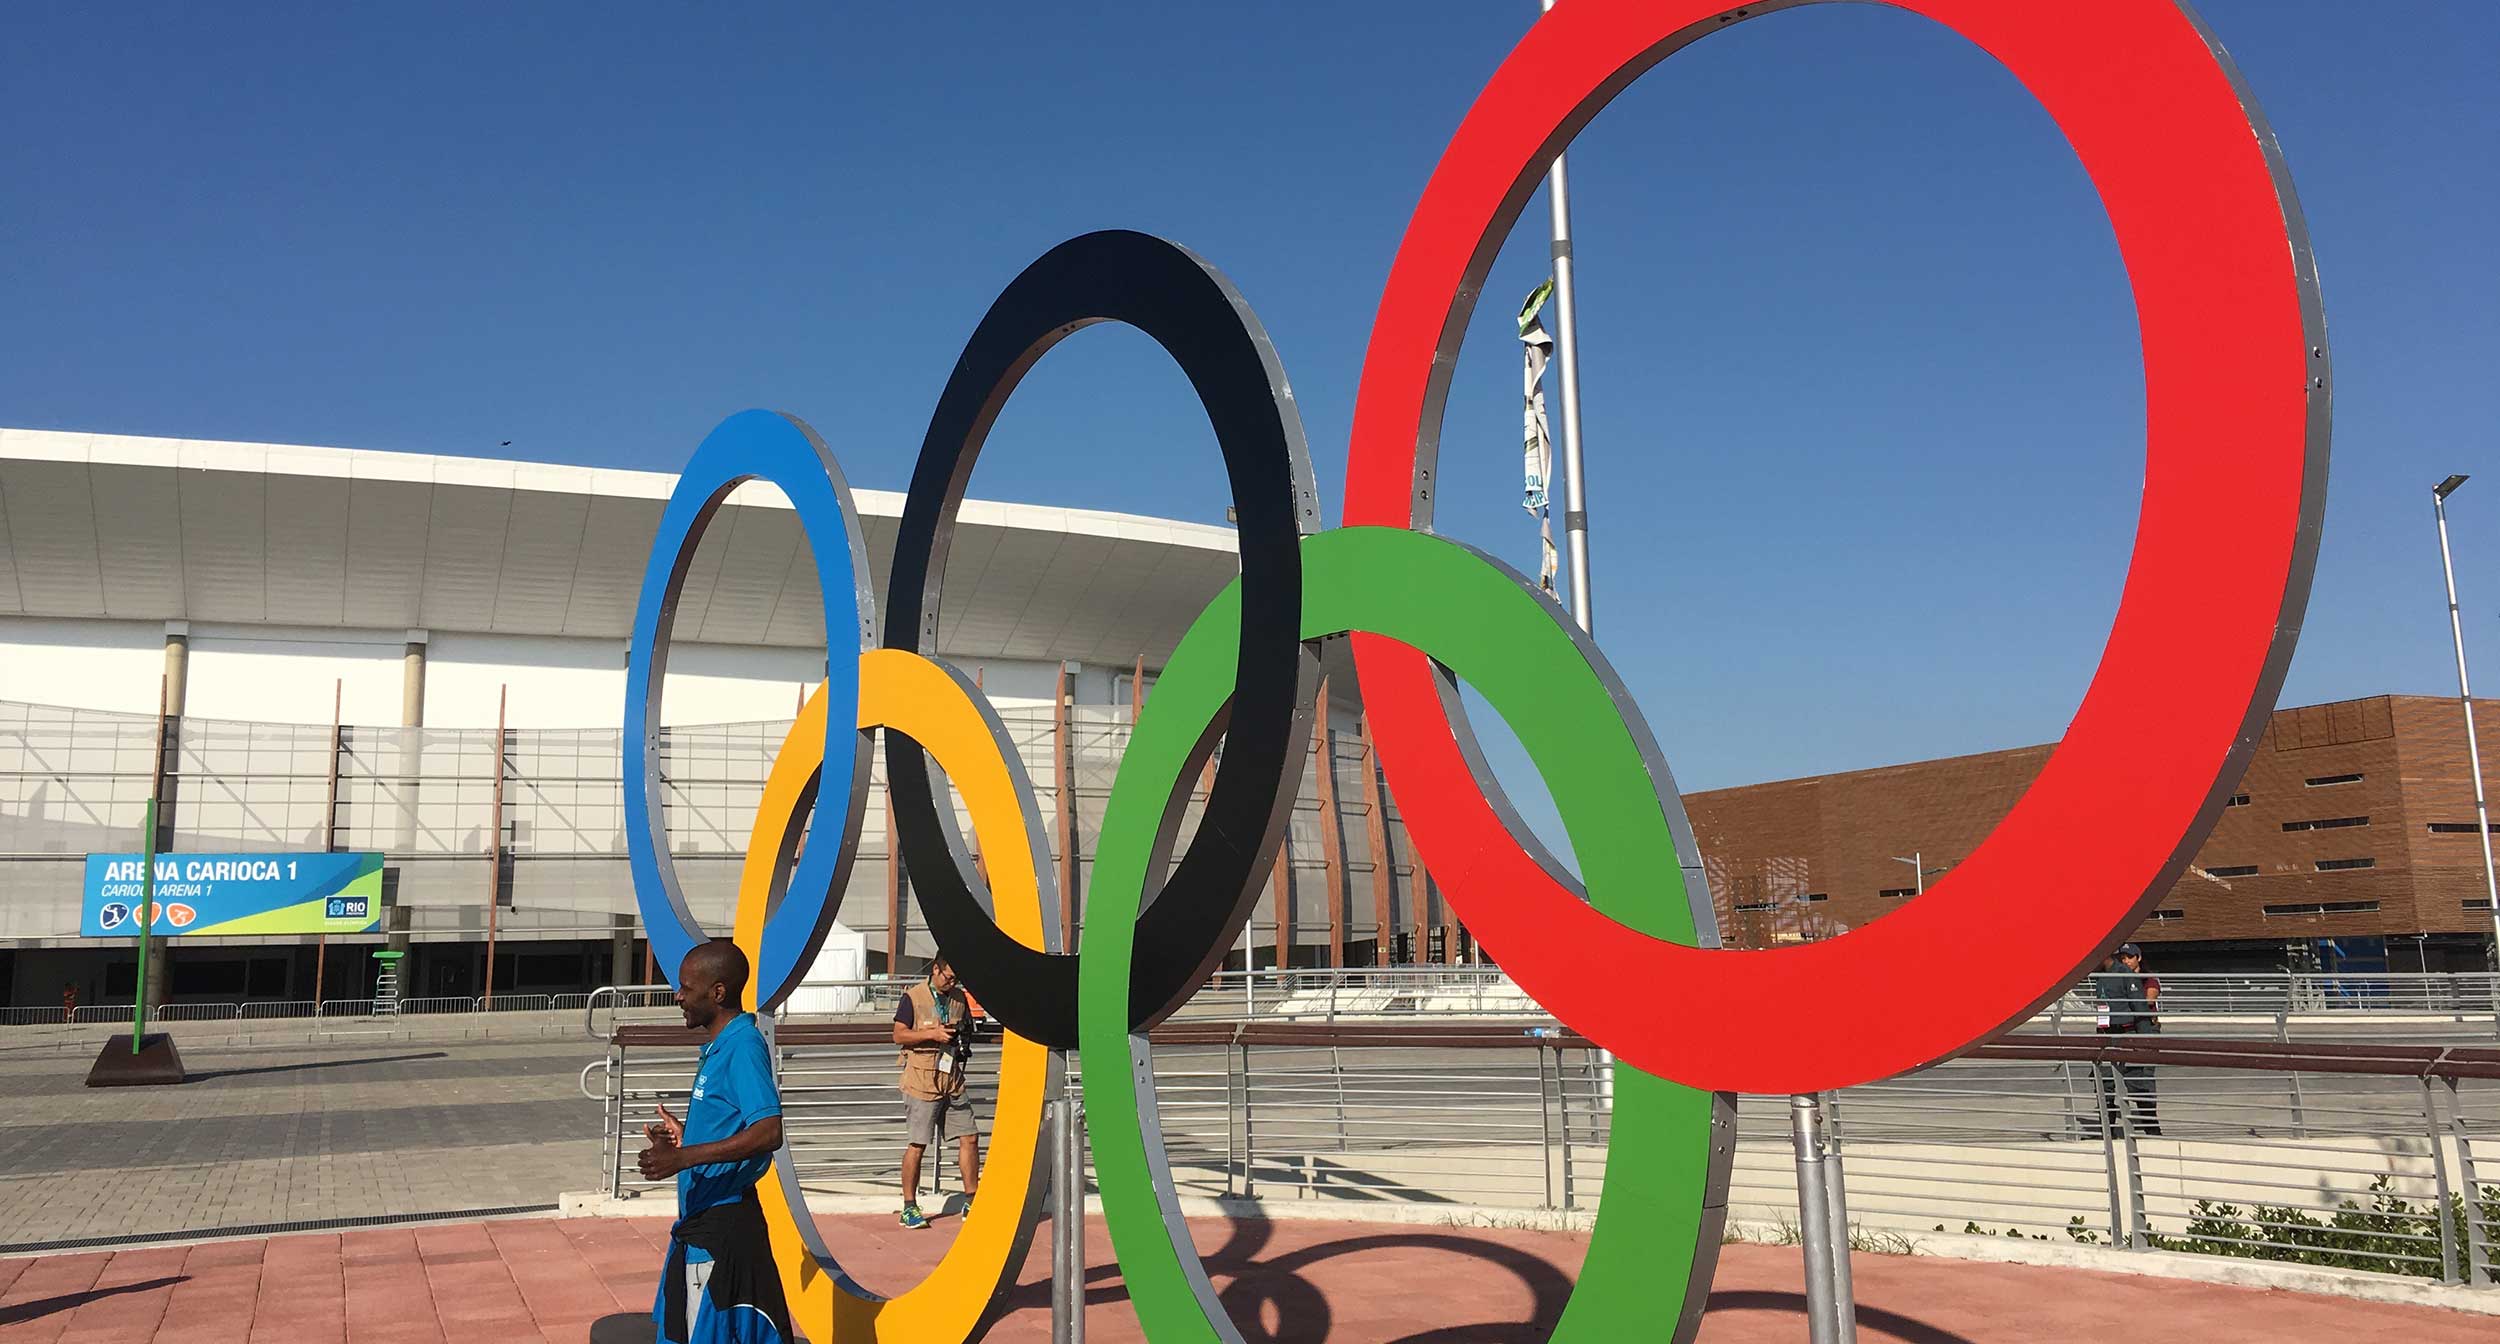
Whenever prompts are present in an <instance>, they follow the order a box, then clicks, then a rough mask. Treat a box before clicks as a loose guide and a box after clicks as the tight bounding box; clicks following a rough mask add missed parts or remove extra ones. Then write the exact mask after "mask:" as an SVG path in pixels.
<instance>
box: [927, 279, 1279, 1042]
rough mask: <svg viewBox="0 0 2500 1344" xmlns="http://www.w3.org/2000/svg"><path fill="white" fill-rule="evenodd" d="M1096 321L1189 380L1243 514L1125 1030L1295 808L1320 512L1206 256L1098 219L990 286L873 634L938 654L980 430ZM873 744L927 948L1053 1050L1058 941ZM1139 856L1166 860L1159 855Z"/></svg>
mask: <svg viewBox="0 0 2500 1344" xmlns="http://www.w3.org/2000/svg"><path fill="white" fill-rule="evenodd" d="M1097 322H1121V323H1125V324H1127V325H1129V326H1131V327H1135V328H1136V329H1138V330H1139V331H1142V332H1144V333H1145V334H1146V335H1148V336H1151V337H1153V338H1154V339H1155V341H1156V343H1157V344H1160V345H1161V346H1162V347H1163V349H1164V351H1165V353H1167V354H1169V355H1170V356H1171V357H1172V359H1173V361H1174V362H1175V363H1177V364H1178V365H1180V368H1181V371H1182V372H1183V373H1185V374H1187V375H1188V376H1189V383H1190V386H1191V388H1193V389H1194V390H1195V391H1196V392H1197V394H1198V402H1199V405H1200V406H1201V407H1202V408H1203V409H1204V410H1205V412H1206V415H1207V421H1208V423H1209V424H1210V425H1211V426H1212V427H1213V428H1214V430H1215V440H1216V444H1217V446H1218V447H1219V448H1220V449H1221V450H1222V452H1223V454H1224V470H1225V474H1226V475H1227V477H1228V478H1229V479H1230V482H1231V486H1232V496H1233V509H1234V515H1235V518H1236V521H1237V523H1238V526H1239V529H1240V543H1239V544H1240V548H1241V607H1242V615H1241V652H1240V658H1239V661H1238V664H1237V667H1236V670H1235V681H1234V685H1235V687H1236V688H1237V690H1236V691H1235V694H1234V696H1233V700H1232V704H1231V707H1230V709H1229V711H1228V712H1227V714H1226V715H1225V716H1224V717H1223V718H1220V719H1219V720H1218V721H1217V722H1216V723H1215V724H1213V725H1212V726H1210V728H1209V729H1208V732H1207V736H1206V738H1205V739H1204V740H1203V741H1202V742H1201V743H1200V744H1199V747H1198V754H1197V757H1196V758H1195V761H1193V768H1192V769H1191V770H1190V771H1189V772H1187V773H1186V774H1184V775H1183V776H1182V780H1183V783H1182V784H1181V785H1178V786H1176V787H1175V790H1174V794H1173V800H1172V802H1171V803H1170V804H1168V805H1167V807H1166V811H1165V820H1164V825H1163V835H1164V837H1165V839H1164V847H1165V848H1166V849H1167V850H1168V846H1169V844H1170V839H1171V837H1172V835H1173V834H1174V832H1175V830H1176V828H1177V826H1178V824H1179V821H1180V818H1181V816H1182V812H1183V808H1184V806H1185V805H1186V803H1187V800H1188V790H1187V785H1186V781H1187V780H1189V779H1192V778H1195V777H1196V775H1197V773H1198V770H1197V769H1196V768H1195V764H1196V762H1202V761H1203V760H1204V759H1205V758H1206V756H1207V755H1208V754H1210V753H1212V752H1213V751H1214V748H1215V743H1216V740H1217V739H1218V737H1219V736H1221V737H1222V738H1223V741H1224V743H1225V749H1224V751H1223V753H1222V755H1221V757H1220V758H1219V759H1217V761H1216V766H1215V781H1214V783H1213V785H1212V786H1211V788H1210V790H1209V795H1208V799H1207V805H1206V809H1205V811H1204V812H1203V813H1202V814H1201V816H1200V818H1199V822H1198V830H1197V833H1196V834H1195V835H1194V836H1193V837H1191V840H1190V844H1189V848H1188V849H1187V851H1185V852H1184V853H1183V854H1182V855H1181V857H1180V864H1179V867H1178V868H1176V869H1172V870H1170V871H1171V876H1170V878H1169V880H1168V881H1167V882H1166V883H1165V885H1164V890H1166V891H1175V890H1176V891H1177V892H1178V896H1177V897H1176V898H1174V899H1169V900H1155V899H1153V894H1151V893H1150V894H1149V900H1150V901H1151V902H1152V903H1151V904H1149V905H1148V906H1147V907H1146V909H1145V911H1144V913H1143V915H1142V916H1141V917H1140V918H1139V920H1138V924H1137V942H1138V950H1137V955H1136V963H1135V965H1136V971H1135V974H1134V975H1133V976H1132V977H1131V979H1130V982H1129V1020H1130V1022H1131V1024H1132V1025H1131V1030H1139V1031H1142V1030H1144V1029H1146V1028H1148V1027H1151V1026H1153V1025H1154V1024H1155V1023H1157V1022H1160V1021H1162V1020H1163V1019H1164V1018H1166V1017H1168V1016H1170V1015H1171V1014H1172V1013H1173V1012H1174V1011H1175V1010H1177V1009H1178V1008H1179V1007H1180V1005H1181V1004H1182V1002H1183V1001H1185V1000H1186V999H1188V997H1189V996H1190V995H1191V994H1192V993H1194V992H1195V991H1196V990H1197V987H1198V986H1199V985H1200V984H1201V983H1202V982H1204V980H1205V979H1206V977H1207V976H1208V974H1210V973H1211V972H1212V971H1213V970H1214V969H1215V966H1216V964H1217V962H1219V961H1220V960H1221V959H1222V958H1223V956H1224V954H1225V952H1226V951H1227V950H1229V949H1230V948H1231V947H1232V945H1233V941H1234V940H1235V939H1236V938H1237V937H1239V936H1240V933H1241V929H1242V926H1243V925H1244V924H1246V923H1247V922H1248V921H1249V918H1250V910H1251V908H1252V906H1253V904H1254V903H1255V899H1256V893H1257V889H1258V887H1259V885H1260V883H1262V882H1263V881H1264V880H1265V878H1266V876H1267V867H1268V864H1269V863H1270V862H1272V861H1273V860H1274V857H1275V854H1276V849H1277V844H1278V842H1279V840H1280V839H1281V838H1282V837H1283V834H1284V828H1285V824H1286V820H1287V818H1288V817H1289V816H1290V814H1291V811H1292V807H1293V801H1294V790H1292V789H1289V788H1287V787H1285V786H1286V785H1287V784H1288V783H1289V782H1290V781H1291V780H1293V779H1297V778H1299V772H1300V769H1301V767H1302V765H1303V762H1304V759H1305V758H1306V756H1307V755H1308V747H1309V741H1310V735H1311V703H1310V701H1311V697H1310V694H1309V692H1310V689H1311V687H1312V686H1313V684H1314V683H1315V682H1316V680H1317V676H1318V660H1317V658H1316V657H1315V656H1314V655H1313V654H1312V652H1311V651H1310V650H1308V649H1306V648H1305V647H1304V646H1303V643H1302V639H1301V631H1300V625H1301V618H1302V549H1301V543H1302V538H1303V536H1305V535H1306V534H1308V533H1311V532H1315V531H1317V530H1318V528H1319V494H1318V490H1317V489H1316V487H1315V486H1314V485H1313V483H1312V474H1311V456H1310V450H1309V448H1308V446H1307V445H1306V444H1305V443H1304V441H1303V437H1302V419H1301V415H1300V413H1299V412H1298V411H1297V410H1296V409H1295V407H1294V401H1293V389H1292V388H1291V387H1290V386H1288V385H1287V383H1286V381H1285V371H1284V366H1283V364H1281V363H1280V362H1279V361H1278V360H1277V358H1276V349H1275V346H1274V345H1273V344H1272V343H1271V342H1270V341H1269V340H1268V337H1267V331H1266V329H1265V328H1264V327H1262V326H1261V325H1260V324H1259V319H1258V316H1257V314H1255V313H1253V312H1252V311H1251V310H1250V305H1249V303H1248V302H1246V301H1245V300H1244V299H1243V298H1242V297H1241V293H1240V291H1238V290H1236V289H1234V288H1233V284H1232V282H1231V281H1230V280H1227V279H1225V277H1224V274H1223V272H1221V271H1218V270H1217V269H1216V268H1215V267H1213V266H1211V265H1209V264H1207V263H1206V262H1205V261H1204V260H1202V259H1200V258H1199V256H1198V255H1197V254H1196V253H1194V252H1191V251H1189V250H1188V249H1187V248H1184V247H1181V246H1180V245H1178V244H1176V243H1171V242H1167V241H1165V240H1163V239H1161V238H1156V237H1153V236H1151V235H1148V234H1143V233H1134V232H1130V231H1127V230H1106V231H1104V232H1100V233H1089V234H1086V235H1084V236H1082V237H1078V238H1071V239H1069V240H1068V241H1067V242H1064V243H1061V244H1060V245H1058V246H1057V247H1054V248H1052V249H1051V250H1050V251H1048V252H1046V253H1044V254H1042V256H1041V257H1040V259H1038V260H1036V261H1035V262H1034V263H1033V264H1032V265H1030V266H1028V267H1026V268H1025V269H1024V272H1023V274H1021V275H1018V276H1017V277H1016V278H1015V280H1014V282H1013V283H1011V284H1009V285H1008V286H1007V289H1006V291H1005V292H1004V293H1002V294H1000V295H999V296H998V298H997V300H996V301H995V302H993V303H992V304H991V305H990V310H989V312H988V313H986V314H984V315H983V316H982V318H981V324H980V326H978V327H977V328H975V329H974V330H973V333H972V337H971V339H970V340H968V341H966V342H965V343H964V351H963V354H962V355H961V356H960V357H958V358H957V359H956V361H955V370H954V372H953V373H952V374H951V375H949V377H948V378H947V380H946V390H945V392H944V394H943V395H941V396H940V397H939V399H938V405H937V410H936V412H935V413H934V414H933V415H931V417H930V420H929V433H928V437H927V438H926V439H924V440H923V441H922V443H921V446H920V460H919V463H918V465H917V466H915V467H914V469H913V471H912V481H911V493H910V495H909V496H908V497H907V498H906V499H905V500H904V503H903V521H902V527H901V531H900V533H899V534H898V536H897V537H896V539H895V543H894V567H893V572H892V574H891V576H890V577H889V578H888V579H887V583H886V604H885V612H886V623H885V644H886V647H888V648H896V649H908V650H912V651H915V652H919V653H923V654H931V653H934V652H935V651H936V645H937V624H938V604H939V598H940V595H941V591H942V590H943V588H944V586H945V578H946V553H947V547H948V544H949V542H950V541H951V539H952V535H953V531H954V523H955V516H956V513H957V511H958V509H959V508H960V507H961V505H962V503H963V497H964V488H965V485H966V483H967V482H969V481H970V480H971V478H972V468H973V465H974V463H975V462H977V461H978V460H979V458H980V454H981V445H982V442H983V441H984V440H985V439H986V438H987V437H988V436H989V430H990V426H991V424H992V423H993V422H995V421H996V420H997V418H998V412H999V410H1000V409H1001V408H1002V407H1004V406H1005V405H1006V403H1007V399H1008V398H1009V397H1010V396H1012V395H1014V393H1015V389H1016V385H1017V383H1019V382H1020V381H1022V380H1023V378H1024V375H1025V373H1026V371H1027V370H1029V369H1031V368H1032V367H1033V365H1034V363H1035V362H1036V361H1038V360H1039V359H1040V358H1041V357H1042V356H1043V355H1044V354H1045V353H1047V352H1048V351H1049V350H1050V348H1051V347H1052V346H1054V345H1057V344H1058V343H1059V342H1060V341H1061V340H1063V339H1065V338H1066V337H1067V336H1068V335H1069V334H1070V333H1072V332H1075V331H1077V330H1078V329H1080V328H1083V327H1088V326H1092V325H1093V324H1095V323H1097ZM885 741H886V774H887V779H888V782H889V785H890V787H891V788H892V790H893V799H894V826H895V832H896V834H895V837H894V839H895V844H896V848H897V849H898V851H899V852H900V853H901V855H902V857H903V861H904V865H905V869H906V871H908V872H909V873H910V874H911V880H912V883H913V885H914V888H915V890H917V891H918V893H919V896H920V908H921V911H922V913H923V914H924V915H925V916H926V917H927V919H928V921H929V931H930V933H931V934H932V935H934V936H935V937H936V939H937V943H938V946H939V947H941V948H943V949H944V950H945V952H946V955H947V958H948V960H949V961H950V962H951V963H952V964H953V965H954V967H955V970H956V973H957V974H959V975H960V976H962V977H963V980H964V983H965V984H966V985H968V986H969V987H970V988H971V990H972V992H973V993H974V994H975V995H977V996H979V998H980V1000H981V1006H982V1007H983V1009H984V1010H986V1011H987V1012H989V1013H991V1014H992V1015H994V1016H996V1017H997V1018H998V1020H999V1021H1000V1022H1001V1023H1002V1024H1004V1025H1005V1026H1006V1027H1007V1028H1008V1029H1009V1030H1011V1031H1014V1032H1016V1033H1017V1034H1019V1035H1022V1036H1024V1037H1026V1038H1027V1039H1030V1040H1036V1041H1040V1042H1042V1043H1043V1044H1045V1045H1048V1046H1051V1047H1053V1048H1055V1049H1073V1048H1075V1046H1076V1043H1077V962H1076V957H1075V955H1073V954H1069V955H1052V954H1049V953H1044V952H1037V951H1035V950H1033V949H1031V948H1028V947H1026V946H1024V945H1023V944H1021V943H1018V942H1016V941H1015V940H1014V939H1011V938H1009V937H1008V936H1007V935H1006V934H1005V933H1003V932H1001V931H1000V930H999V928H998V926H997V925H996V924H994V923H992V922H991V921H990V918H989V916H988V914H987V913H985V910H984V905H985V902H984V901H983V899H982V896H981V894H980V893H979V892H978V888H979V881H978V879H977V878H976V877H974V876H973V875H972V874H971V873H969V872H967V871H966V868H965V865H964V863H963V860H962V857H961V856H962V847H961V841H960V839H959V837H957V836H956V834H955V828H954V826H953V822H952V819H953V814H954V809H953V808H952V807H951V806H948V805H946V804H945V799H944V796H943V795H942V794H941V793H939V792H938V791H937V789H936V788H935V787H933V781H932V780H931V778H930V772H929V767H928V758H927V757H926V755H925V754H924V753H923V752H922V750H921V748H920V745H919V744H918V743H916V742H913V741H912V740H911V739H910V738H909V737H907V736H905V735H903V734H901V733H897V732H892V731H889V732H887V734H886V735H885ZM1288 771H1291V772H1293V773H1291V774H1289V773H1288ZM1156 871H1158V872H1160V871H1164V869H1163V868H1162V866H1161V865H1160V864H1158V865H1157V866H1156ZM1045 899H1048V893H1047V889H1046V891H1045ZM1068 932H1069V934H1070V935H1072V934H1073V930H1070V931H1068ZM1070 945H1071V946H1073V945H1074V939H1073V937H1072V936H1071V937H1070Z"/></svg>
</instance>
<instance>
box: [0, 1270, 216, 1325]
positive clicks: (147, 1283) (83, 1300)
mask: <svg viewBox="0 0 2500 1344" xmlns="http://www.w3.org/2000/svg"><path fill="white" fill-rule="evenodd" d="M190 1277H191V1276H190V1275H188V1274H176V1275H173V1276H170V1277H167V1278H161V1279H141V1280H140V1281H139V1282H137V1283H117V1284H114V1285H113V1286H112V1287H110V1288H90V1289H88V1290H87V1291H85V1292H83V1293H63V1294H61V1295H60V1296H58V1297H39V1298H36V1299H35V1300H34V1301H32V1302H18V1303H15V1304H12V1305H10V1306H5V1307H0V1325H22V1324H24V1323H25V1322H27V1321H32V1320H39V1319H41V1318H43V1317H45V1316H49V1315H51V1314H52V1313H54V1312H56V1311H75V1310H76V1309H78V1308H80V1307H83V1306H85V1305H87V1304H88V1303H90V1302H93V1301H95V1300H96V1299H98V1298H105V1297H119V1296H121V1295H122V1294H123V1293H146V1292H153V1291H155V1290H156V1289H159V1288H164V1287H169V1286H171V1285H173V1284H177V1283H187V1282H189V1281H190Z"/></svg>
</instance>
